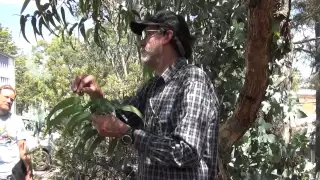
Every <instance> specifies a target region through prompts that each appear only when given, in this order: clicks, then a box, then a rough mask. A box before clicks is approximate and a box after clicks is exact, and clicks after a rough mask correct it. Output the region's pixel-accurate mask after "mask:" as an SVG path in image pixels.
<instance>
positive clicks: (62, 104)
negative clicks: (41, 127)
mask: <svg viewBox="0 0 320 180" xmlns="http://www.w3.org/2000/svg"><path fill="white" fill-rule="evenodd" d="M79 103H80V98H79V97H70V98H66V99H64V100H62V101H60V102H59V103H58V104H57V105H55V106H54V107H53V108H52V110H51V111H50V112H49V114H48V116H47V118H46V119H47V120H50V118H51V116H52V115H53V114H55V113H56V112H57V111H59V110H61V109H64V108H66V107H68V106H71V105H73V104H79Z"/></svg>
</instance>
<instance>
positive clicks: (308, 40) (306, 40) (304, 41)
mask: <svg viewBox="0 0 320 180" xmlns="http://www.w3.org/2000/svg"><path fill="white" fill-rule="evenodd" d="M317 39H320V37H317V38H311V39H304V40H302V41H297V42H294V43H293V44H303V43H307V42H310V41H315V40H317Z"/></svg>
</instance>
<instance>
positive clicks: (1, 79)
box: [0, 77, 9, 85]
mask: <svg viewBox="0 0 320 180" xmlns="http://www.w3.org/2000/svg"><path fill="white" fill-rule="evenodd" d="M8 83H9V78H6V77H0V85H2V84H8Z"/></svg>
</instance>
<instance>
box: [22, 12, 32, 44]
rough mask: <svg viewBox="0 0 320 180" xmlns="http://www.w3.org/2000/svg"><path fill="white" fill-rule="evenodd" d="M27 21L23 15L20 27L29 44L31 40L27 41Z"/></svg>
mask: <svg viewBox="0 0 320 180" xmlns="http://www.w3.org/2000/svg"><path fill="white" fill-rule="evenodd" d="M26 21H27V18H26V17H25V16H24V15H21V16H20V27H21V33H22V36H23V37H24V39H25V40H26V41H27V42H28V43H30V42H29V40H28V39H27V37H26Z"/></svg>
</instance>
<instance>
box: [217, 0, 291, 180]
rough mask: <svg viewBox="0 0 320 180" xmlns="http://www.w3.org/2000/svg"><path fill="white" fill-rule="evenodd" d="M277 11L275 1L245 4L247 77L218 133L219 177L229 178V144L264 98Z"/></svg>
mask: <svg viewBox="0 0 320 180" xmlns="http://www.w3.org/2000/svg"><path fill="white" fill-rule="evenodd" d="M279 2H280V1H279ZM285 4H290V3H285ZM276 10H278V9H276ZM276 10H275V1H274V0H250V1H249V3H248V31H247V41H246V47H245V60H246V77H245V83H244V86H243V88H242V90H241V92H240V95H239V98H238V101H237V104H236V108H235V111H234V113H233V115H232V117H231V118H229V119H228V120H227V121H226V122H225V123H224V124H223V125H222V126H221V128H220V132H219V146H218V148H219V157H218V163H219V171H220V178H221V179H228V173H227V170H226V167H225V164H226V162H227V161H228V160H227V159H228V157H229V155H230V151H231V150H232V146H233V145H234V144H235V143H236V142H237V141H238V140H239V139H240V138H241V137H242V136H243V135H244V133H245V132H246V131H247V130H248V129H249V128H250V127H251V126H252V124H253V123H254V121H255V120H256V116H257V112H258V110H259V108H260V105H261V102H262V101H263V99H264V98H265V93H266V89H267V87H268V77H269V62H270V61H271V60H272V49H271V45H272V23H275V22H276V23H280V22H281V19H280V21H279V16H278V14H276V13H275V11H276ZM281 10H283V9H281ZM287 11H290V10H289V9H288V10H287ZM287 13H288V12H287ZM281 14H282V15H284V17H286V16H287V14H283V12H282V13H281ZM274 15H276V16H277V17H278V19H277V21H273V20H274V19H273V16H274ZM282 20H283V17H282Z"/></svg>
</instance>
